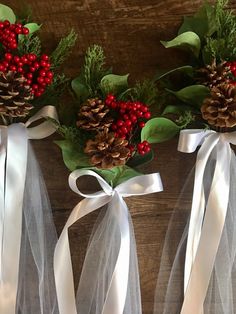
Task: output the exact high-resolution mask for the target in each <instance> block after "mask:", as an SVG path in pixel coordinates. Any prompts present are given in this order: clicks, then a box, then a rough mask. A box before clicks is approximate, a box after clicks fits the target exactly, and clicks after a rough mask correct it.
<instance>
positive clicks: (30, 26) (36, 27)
mask: <svg viewBox="0 0 236 314" xmlns="http://www.w3.org/2000/svg"><path fill="white" fill-rule="evenodd" d="M24 27H27V28H28V30H29V35H31V34H33V33H35V32H37V31H38V30H39V29H40V28H41V25H38V24H37V23H28V24H25V25H24ZM25 36H26V35H21V34H20V35H19V41H22V40H24V38H25Z"/></svg>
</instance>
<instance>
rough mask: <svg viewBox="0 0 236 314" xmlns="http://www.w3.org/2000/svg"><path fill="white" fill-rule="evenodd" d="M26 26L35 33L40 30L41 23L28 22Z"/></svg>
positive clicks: (31, 32)
mask: <svg viewBox="0 0 236 314" xmlns="http://www.w3.org/2000/svg"><path fill="white" fill-rule="evenodd" d="M24 27H27V28H28V30H29V33H30V34H33V33H35V32H37V31H38V30H40V28H41V25H39V24H37V23H28V24H25V25H24Z"/></svg>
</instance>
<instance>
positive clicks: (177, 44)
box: [161, 32, 201, 57]
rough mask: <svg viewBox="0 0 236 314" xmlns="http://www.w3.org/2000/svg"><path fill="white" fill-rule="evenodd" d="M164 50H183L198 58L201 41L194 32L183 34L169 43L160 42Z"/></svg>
mask: <svg viewBox="0 0 236 314" xmlns="http://www.w3.org/2000/svg"><path fill="white" fill-rule="evenodd" d="M161 43H162V44H163V46H164V47H165V48H183V49H187V50H190V51H192V52H193V54H194V55H195V57H198V56H199V52H200V49H201V40H200V38H199V36H198V35H197V34H196V33H194V32H185V33H183V34H180V35H178V36H177V37H175V38H174V39H172V40H170V41H161Z"/></svg>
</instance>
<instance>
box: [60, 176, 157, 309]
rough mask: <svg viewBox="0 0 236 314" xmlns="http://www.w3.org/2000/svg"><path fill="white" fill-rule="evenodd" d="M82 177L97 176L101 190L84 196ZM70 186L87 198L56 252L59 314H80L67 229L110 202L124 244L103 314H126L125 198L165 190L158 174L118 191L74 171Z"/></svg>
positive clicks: (127, 250) (127, 243)
mask: <svg viewBox="0 0 236 314" xmlns="http://www.w3.org/2000/svg"><path fill="white" fill-rule="evenodd" d="M82 176H92V177H95V178H96V179H97V180H98V182H99V184H100V185H101V188H102V190H101V191H99V192H96V193H93V194H83V193H81V192H80V191H79V190H78V188H77V185H76V181H77V179H78V178H80V177H82ZM69 185H70V187H71V189H72V190H73V191H74V192H75V193H77V194H79V195H81V196H83V197H85V199H84V200H82V201H81V202H80V203H79V204H78V205H77V206H76V207H75V208H74V209H73V211H72V213H71V215H70V217H69V219H68V220H67V222H66V225H65V227H64V229H63V231H62V233H61V236H60V238H59V240H58V243H57V245H56V249H55V253H54V272H55V281H56V290H57V298H58V305H59V313H60V314H77V310H76V302H75V289H74V281H73V270H72V262H71V254H70V247H69V238H68V229H69V227H70V226H71V225H73V224H74V223H75V222H76V221H78V220H79V219H81V218H82V217H84V216H85V215H88V214H89V213H91V212H92V211H94V210H96V209H98V208H100V207H102V206H104V205H105V204H108V203H109V205H110V206H115V208H116V217H115V219H117V222H118V224H119V227H120V239H121V241H120V248H119V254H118V257H117V261H116V264H115V268H114V272H113V275H112V278H111V282H110V285H109V288H108V292H107V295H106V299H105V302H104V305H103V310H102V312H101V314H123V311H124V307H125V300H126V294H127V288H128V275H129V255H130V230H129V222H128V207H127V205H126V203H125V202H124V200H123V197H128V196H132V195H145V194H150V193H154V192H159V191H162V189H163V188H162V183H161V178H160V176H159V174H158V173H155V174H149V175H142V176H138V177H134V178H132V179H130V180H127V181H126V182H124V183H122V184H120V185H118V186H117V187H116V188H115V189H112V188H111V186H110V185H109V184H108V183H107V182H106V181H105V180H104V179H103V178H102V177H100V176H99V175H98V174H97V173H95V172H93V171H91V170H75V171H74V172H72V173H71V175H70V176H69ZM108 210H109V208H108Z"/></svg>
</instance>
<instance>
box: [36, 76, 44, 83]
mask: <svg viewBox="0 0 236 314" xmlns="http://www.w3.org/2000/svg"><path fill="white" fill-rule="evenodd" d="M37 81H38V83H39V84H42V83H44V79H43V77H41V76H39V77H38V78H37Z"/></svg>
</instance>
